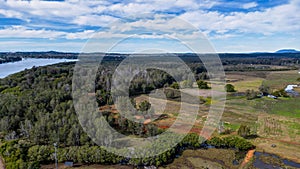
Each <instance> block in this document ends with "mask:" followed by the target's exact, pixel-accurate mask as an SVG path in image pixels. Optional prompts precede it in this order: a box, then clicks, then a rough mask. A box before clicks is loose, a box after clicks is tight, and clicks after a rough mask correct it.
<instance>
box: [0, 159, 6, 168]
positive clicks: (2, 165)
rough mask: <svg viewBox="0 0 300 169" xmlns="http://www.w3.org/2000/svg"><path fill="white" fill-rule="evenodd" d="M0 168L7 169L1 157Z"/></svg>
mask: <svg viewBox="0 0 300 169" xmlns="http://www.w3.org/2000/svg"><path fill="white" fill-rule="evenodd" d="M0 169H5V165H4V163H3V160H2V158H1V157H0Z"/></svg>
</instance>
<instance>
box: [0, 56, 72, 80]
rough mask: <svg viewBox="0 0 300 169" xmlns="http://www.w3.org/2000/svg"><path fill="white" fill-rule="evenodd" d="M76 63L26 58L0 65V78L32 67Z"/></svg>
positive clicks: (66, 60)
mask: <svg viewBox="0 0 300 169" xmlns="http://www.w3.org/2000/svg"><path fill="white" fill-rule="evenodd" d="M73 61H78V60H77V59H35V58H27V59H23V60H22V61H18V62H9V63H3V64H0V78H5V77H7V76H8V75H11V74H14V73H17V72H20V71H23V70H25V69H30V68H32V67H33V66H35V67H38V66H46V65H52V64H56V63H62V62H73Z"/></svg>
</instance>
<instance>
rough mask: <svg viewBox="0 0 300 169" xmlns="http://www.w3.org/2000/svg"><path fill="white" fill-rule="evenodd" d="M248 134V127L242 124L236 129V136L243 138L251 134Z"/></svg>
mask: <svg viewBox="0 0 300 169" xmlns="http://www.w3.org/2000/svg"><path fill="white" fill-rule="evenodd" d="M250 132H251V130H250V127H249V126H247V125H244V124H242V125H241V126H240V128H239V129H238V135H239V136H241V137H244V138H246V137H248V136H249V135H250V134H251V133H250Z"/></svg>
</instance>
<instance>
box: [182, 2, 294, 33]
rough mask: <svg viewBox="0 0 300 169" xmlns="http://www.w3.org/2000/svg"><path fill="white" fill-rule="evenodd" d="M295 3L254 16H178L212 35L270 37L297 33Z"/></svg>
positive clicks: (236, 14)
mask: <svg viewBox="0 0 300 169" xmlns="http://www.w3.org/2000/svg"><path fill="white" fill-rule="evenodd" d="M296 2H298V1H296V0H294V1H291V3H289V4H285V5H281V6H276V7H273V8H269V9H266V10H264V11H255V12H248V13H244V12H232V13H229V14H223V13H220V12H217V11H214V12H205V11H202V10H196V11H192V12H186V13H184V14H182V15H181V16H180V18H183V19H185V20H187V21H189V22H191V23H193V24H195V25H196V26H197V27H198V28H199V29H201V30H204V31H210V32H212V31H214V32H215V33H219V34H224V36H226V32H232V31H234V32H236V33H237V34H240V35H243V34H244V33H259V34H264V35H271V34H275V33H289V32H297V31H300V15H296V13H297V12H298V11H299V10H300V5H299V3H298V4H296Z"/></svg>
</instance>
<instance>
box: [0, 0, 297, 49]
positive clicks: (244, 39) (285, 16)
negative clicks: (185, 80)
mask: <svg viewBox="0 0 300 169" xmlns="http://www.w3.org/2000/svg"><path fill="white" fill-rule="evenodd" d="M299 11H300V0H256V1H251V0H240V1H233V0H123V1H120V0H99V1H96V0H93V1H77V0H66V1H53V0H51V1H38V0H33V1H12V0H6V1H4V0H0V51H1V52H17V51H61V52H82V51H91V52H123V53H134V52H143V51H154V50H157V51H161V52H170V53H171V52H191V51H197V52H213V51H214V52H218V53H224V52H226V53H249V52H274V51H277V50H279V49H297V50H300V38H299V37H300V14H299Z"/></svg>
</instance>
